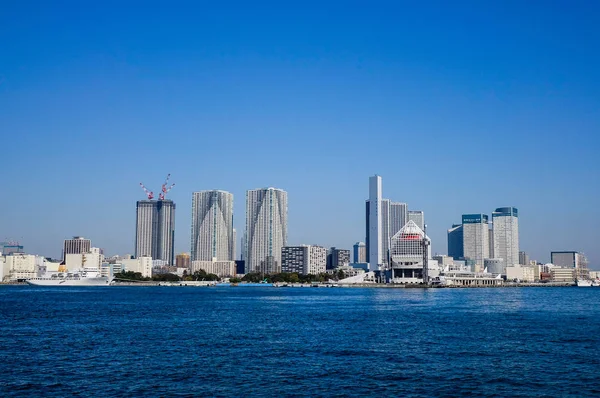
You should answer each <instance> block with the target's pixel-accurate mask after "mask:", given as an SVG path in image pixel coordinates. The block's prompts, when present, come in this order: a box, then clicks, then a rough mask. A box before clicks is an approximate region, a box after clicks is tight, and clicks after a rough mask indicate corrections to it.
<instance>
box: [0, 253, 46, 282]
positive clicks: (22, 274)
mask: <svg viewBox="0 0 600 398" xmlns="http://www.w3.org/2000/svg"><path fill="white" fill-rule="evenodd" d="M2 259H3V263H4V264H1V263H0V265H2V268H3V269H4V270H3V272H2V274H3V276H2V280H3V281H5V282H8V281H22V280H25V279H30V278H35V277H37V267H36V256H35V255H33V254H24V253H13V254H11V255H10V256H6V257H2Z"/></svg>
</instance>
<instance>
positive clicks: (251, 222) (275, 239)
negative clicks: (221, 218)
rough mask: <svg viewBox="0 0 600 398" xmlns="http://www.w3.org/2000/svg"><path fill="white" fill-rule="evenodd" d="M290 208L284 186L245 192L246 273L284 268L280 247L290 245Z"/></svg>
mask: <svg viewBox="0 0 600 398" xmlns="http://www.w3.org/2000/svg"><path fill="white" fill-rule="evenodd" d="M287 210H288V207H287V192H286V191H284V190H281V189H277V188H260V189H253V190H249V191H247V192H246V235H245V239H246V241H245V250H246V255H245V256H244V258H245V259H246V273H248V272H262V273H266V274H272V273H278V272H281V248H282V247H283V246H286V245H287Z"/></svg>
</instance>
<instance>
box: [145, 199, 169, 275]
mask: <svg viewBox="0 0 600 398" xmlns="http://www.w3.org/2000/svg"><path fill="white" fill-rule="evenodd" d="M135 257H136V258H138V257H152V258H153V259H154V260H163V261H166V262H167V263H168V265H172V264H175V203H173V201H172V200H168V199H165V200H140V201H138V202H137V204H136V229H135Z"/></svg>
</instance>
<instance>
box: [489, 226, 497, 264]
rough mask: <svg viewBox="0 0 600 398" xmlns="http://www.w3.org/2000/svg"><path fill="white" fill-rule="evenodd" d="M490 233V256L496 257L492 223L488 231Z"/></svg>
mask: <svg viewBox="0 0 600 398" xmlns="http://www.w3.org/2000/svg"><path fill="white" fill-rule="evenodd" d="M488 235H489V238H490V243H489V248H490V258H494V257H495V255H494V229H493V225H490V229H489V231H488Z"/></svg>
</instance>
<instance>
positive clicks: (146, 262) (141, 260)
mask: <svg viewBox="0 0 600 398" xmlns="http://www.w3.org/2000/svg"><path fill="white" fill-rule="evenodd" d="M152 266H153V263H152V257H147V256H142V257H138V258H133V259H123V260H121V270H122V271H124V272H139V273H140V274H142V277H143V278H151V277H152Z"/></svg>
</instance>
